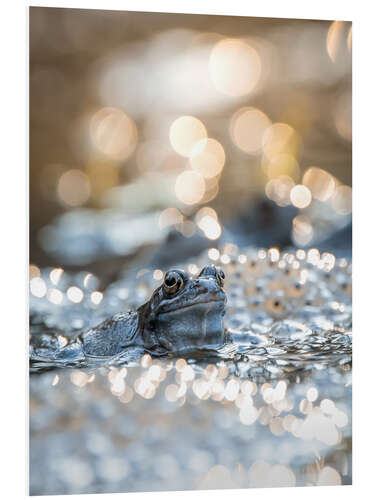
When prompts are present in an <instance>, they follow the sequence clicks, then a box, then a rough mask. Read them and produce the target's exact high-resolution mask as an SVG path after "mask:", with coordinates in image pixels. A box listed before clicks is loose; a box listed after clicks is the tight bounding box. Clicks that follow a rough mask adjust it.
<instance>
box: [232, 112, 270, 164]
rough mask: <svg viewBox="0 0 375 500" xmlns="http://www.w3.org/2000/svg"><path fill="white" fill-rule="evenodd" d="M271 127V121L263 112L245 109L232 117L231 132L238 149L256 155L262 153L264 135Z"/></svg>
mask: <svg viewBox="0 0 375 500" xmlns="http://www.w3.org/2000/svg"><path fill="white" fill-rule="evenodd" d="M270 125H271V121H270V119H269V118H268V116H267V115H266V114H265V113H263V111H261V110H260V109H257V108H252V107H244V108H241V109H239V110H238V111H236V112H235V113H234V114H233V115H232V117H231V120H230V125H229V132H230V136H231V138H232V141H233V142H234V144H235V145H236V146H237V147H238V148H240V149H242V151H245V153H248V154H250V155H255V154H257V153H259V152H260V151H261V149H262V140H263V135H264V133H265V131H266V130H267V129H268V127H270Z"/></svg>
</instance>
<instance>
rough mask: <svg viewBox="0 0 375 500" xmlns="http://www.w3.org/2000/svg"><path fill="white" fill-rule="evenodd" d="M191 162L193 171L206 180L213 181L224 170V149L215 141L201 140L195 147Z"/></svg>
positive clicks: (191, 154)
mask: <svg viewBox="0 0 375 500" xmlns="http://www.w3.org/2000/svg"><path fill="white" fill-rule="evenodd" d="M189 162H190V165H191V167H192V169H193V170H195V171H197V172H199V173H200V174H201V175H202V176H203V177H205V178H206V179H211V178H212V177H216V176H217V175H219V174H220V172H221V171H222V170H223V168H224V164H225V151H224V148H223V146H222V145H221V144H220V142H218V141H217V140H215V139H211V138H209V139H201V140H200V141H198V142H197V143H195V145H194V146H193V149H192V151H191V153H190V158H189Z"/></svg>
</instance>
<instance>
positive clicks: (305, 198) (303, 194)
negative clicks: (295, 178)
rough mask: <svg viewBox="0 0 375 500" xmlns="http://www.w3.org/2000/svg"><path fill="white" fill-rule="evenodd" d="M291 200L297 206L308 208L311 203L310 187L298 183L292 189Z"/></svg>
mask: <svg viewBox="0 0 375 500" xmlns="http://www.w3.org/2000/svg"><path fill="white" fill-rule="evenodd" d="M290 201H291V202H292V204H293V205H294V206H295V207H297V208H306V207H308V206H309V205H310V203H311V192H310V190H309V188H307V187H306V186H303V185H302V184H298V185H297V186H294V188H292V190H291V191H290Z"/></svg>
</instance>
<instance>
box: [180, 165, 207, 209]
mask: <svg viewBox="0 0 375 500" xmlns="http://www.w3.org/2000/svg"><path fill="white" fill-rule="evenodd" d="M175 192H176V196H177V198H178V199H179V200H180V201H182V203H185V205H194V204H196V203H199V202H200V201H201V200H202V198H203V195H204V192H205V183H204V179H203V177H202V176H201V175H200V174H199V173H198V172H194V171H191V170H187V171H185V172H182V174H180V175H179V176H178V177H177V179H176V184H175Z"/></svg>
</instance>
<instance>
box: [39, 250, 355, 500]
mask: <svg viewBox="0 0 375 500" xmlns="http://www.w3.org/2000/svg"><path fill="white" fill-rule="evenodd" d="M208 262H213V263H215V264H217V265H220V266H222V268H223V269H224V271H225V274H226V280H225V289H226V292H227V296H228V304H227V313H226V316H225V324H226V326H227V327H230V328H232V329H235V330H236V331H238V332H243V331H249V330H251V332H252V333H255V334H257V335H259V336H260V337H261V338H262V339H263V342H262V345H260V346H259V345H258V346H253V347H251V348H249V347H248V346H247V347H246V346H234V347H233V348H231V349H228V352H226V353H222V354H221V355H220V357H218V358H212V359H198V360H194V359H186V360H185V359H177V358H175V359H173V358H164V359H162V358H158V359H156V358H155V359H152V358H151V357H150V355H149V354H144V353H141V352H139V351H133V352H129V353H126V354H125V355H124V356H122V357H121V359H116V360H112V361H110V362H108V363H107V364H106V365H105V366H97V367H90V368H85V367H84V366H76V367H65V368H63V369H57V368H55V367H54V366H52V365H51V366H48V365H46V364H43V363H38V362H33V363H32V365H31V372H32V373H31V376H30V493H31V494H33V495H37V494H67V493H95V492H97V493H102V492H126V491H156V490H183V489H204V488H210V489H213V488H237V487H238V488H246V487H272V486H273V487H276V486H307V485H337V484H350V483H351V344H352V335H351V262H350V260H349V259H347V258H344V257H340V258H336V257H335V255H334V254H333V253H320V252H319V251H318V250H317V249H311V250H308V251H307V250H293V251H285V252H283V253H282V254H280V253H279V251H278V250H277V249H275V248H273V249H268V250H264V249H255V248H247V249H241V250H239V249H238V247H236V246H235V245H231V244H225V245H224V246H223V247H222V248H221V249H220V250H219V249H213V248H211V249H210V250H208V251H205V252H204V253H203V254H202V255H201V256H200V257H199V258H197V259H195V260H194V262H193V261H191V262H187V263H186V262H185V263H184V264H183V265H182V266H181V267H183V268H185V269H186V270H188V271H189V272H190V273H191V274H192V275H195V274H196V273H198V272H199V270H200V269H201V267H202V266H203V265H205V264H207V263H208ZM165 270H166V269H164V271H165ZM30 274H31V276H30V277H31V298H30V315H31V349H33V347H32V346H33V345H37V344H38V342H39V340H40V338H41V336H43V335H45V334H46V333H53V334H56V335H58V336H59V337H58V338H59V342H60V343H61V345H64V344H65V343H66V342H67V339H68V338H70V337H74V335H75V334H77V333H79V332H80V331H81V330H82V329H86V328H88V327H91V326H94V325H96V324H98V323H99V322H100V321H101V320H102V319H104V318H107V317H108V316H110V315H112V314H114V313H116V312H119V311H125V310H127V309H133V308H135V307H137V306H138V305H140V304H142V303H144V302H145V301H146V300H148V298H149V296H150V295H151V293H152V291H153V289H154V288H155V287H157V286H159V284H160V283H161V282H162V278H163V270H162V269H141V270H140V271H138V273H137V275H134V276H129V275H125V276H121V275H120V276H119V277H118V279H116V281H114V282H112V283H111V284H110V285H109V286H108V287H107V288H106V289H105V290H102V291H100V290H101V288H100V282H99V280H98V278H97V277H95V276H93V275H92V274H90V273H87V272H77V273H74V274H68V273H67V272H64V271H63V270H62V269H57V268H55V269H51V268H50V269H44V270H39V269H38V268H36V267H35V266H34V267H33V266H32V268H31V273H30ZM46 368H48V370H46Z"/></svg>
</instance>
